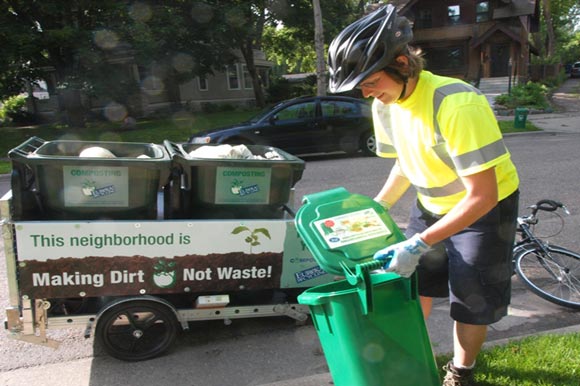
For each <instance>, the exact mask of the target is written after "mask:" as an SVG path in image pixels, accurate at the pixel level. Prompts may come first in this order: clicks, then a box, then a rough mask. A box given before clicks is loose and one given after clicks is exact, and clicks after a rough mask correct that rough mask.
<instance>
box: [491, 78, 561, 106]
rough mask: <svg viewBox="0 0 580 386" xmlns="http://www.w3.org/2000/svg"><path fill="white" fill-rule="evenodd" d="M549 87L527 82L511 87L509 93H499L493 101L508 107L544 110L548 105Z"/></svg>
mask: <svg viewBox="0 0 580 386" xmlns="http://www.w3.org/2000/svg"><path fill="white" fill-rule="evenodd" d="M548 93H549V88H548V87H547V86H545V85H543V84H540V83H534V82H528V83H526V84H522V85H517V86H515V87H513V88H512V89H511V93H510V94H501V95H499V96H497V97H496V98H495V103H496V104H498V105H502V106H504V107H505V108H508V109H514V108H516V107H527V108H533V109H539V110H545V109H548V108H549V107H550V103H549V102H548Z"/></svg>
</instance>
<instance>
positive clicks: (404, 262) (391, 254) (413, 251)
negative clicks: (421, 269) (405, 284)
mask: <svg viewBox="0 0 580 386" xmlns="http://www.w3.org/2000/svg"><path fill="white" fill-rule="evenodd" d="M428 250H429V246H428V245H427V244H425V242H424V241H423V240H421V237H419V234H416V235H415V236H413V237H411V238H410V239H407V240H405V241H402V242H400V243H397V244H393V245H390V246H388V247H386V248H384V249H381V250H379V251H377V252H376V253H375V255H374V256H373V258H374V259H375V260H379V261H382V262H384V263H385V264H384V265H383V269H384V270H385V271H386V272H395V273H397V274H398V275H399V276H402V277H409V276H411V275H412V274H413V272H415V269H416V268H417V265H418V264H419V258H420V257H421V255H422V254H423V253H425V252H427V251H428Z"/></svg>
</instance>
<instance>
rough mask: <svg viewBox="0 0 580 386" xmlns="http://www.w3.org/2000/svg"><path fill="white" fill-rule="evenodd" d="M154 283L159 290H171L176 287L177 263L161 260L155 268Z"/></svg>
mask: <svg viewBox="0 0 580 386" xmlns="http://www.w3.org/2000/svg"><path fill="white" fill-rule="evenodd" d="M153 270H154V273H153V282H154V283H155V285H156V286H157V287H159V288H171V287H173V286H174V285H175V282H176V276H175V272H176V271H175V262H174V261H167V260H166V259H163V258H162V259H159V260H158V261H157V264H155V266H154V267H153Z"/></svg>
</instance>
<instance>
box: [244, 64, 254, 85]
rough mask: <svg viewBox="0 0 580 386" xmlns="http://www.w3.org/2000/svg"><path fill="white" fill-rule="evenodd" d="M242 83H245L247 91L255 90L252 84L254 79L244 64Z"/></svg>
mask: <svg viewBox="0 0 580 386" xmlns="http://www.w3.org/2000/svg"><path fill="white" fill-rule="evenodd" d="M242 81H243V82H244V88H245V89H246V90H251V89H253V88H254V86H253V84H252V77H251V76H250V72H249V71H248V66H246V65H245V64H242Z"/></svg>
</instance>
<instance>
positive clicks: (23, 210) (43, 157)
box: [8, 137, 171, 220]
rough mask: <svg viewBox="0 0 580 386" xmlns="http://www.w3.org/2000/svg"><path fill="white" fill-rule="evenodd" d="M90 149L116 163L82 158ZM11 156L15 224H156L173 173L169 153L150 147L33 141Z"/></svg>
mask: <svg viewBox="0 0 580 386" xmlns="http://www.w3.org/2000/svg"><path fill="white" fill-rule="evenodd" d="M90 147H101V148H104V149H107V150H108V151H110V152H111V153H113V154H114V156H115V158H101V157H95V156H91V157H86V158H85V157H80V156H79V155H80V153H81V151H83V150H84V149H87V148H90ZM8 156H9V157H10V160H11V161H12V178H11V182H12V201H13V204H12V212H13V213H12V216H13V218H14V219H15V220H95V219H106V220H110V219H115V220H116V219H156V218H157V196H158V192H159V191H160V189H161V187H162V186H164V185H166V184H167V183H168V181H169V176H170V173H171V159H170V157H169V154H168V153H167V150H166V149H165V147H164V146H162V145H156V144H151V143H134V142H100V141H94V142H90V141H71V140H55V141H45V140H43V139H41V138H38V137H32V138H30V139H29V140H27V141H26V142H24V143H22V144H21V145H20V146H18V147H16V148H14V149H12V150H11V151H10V152H9V153H8Z"/></svg>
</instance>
